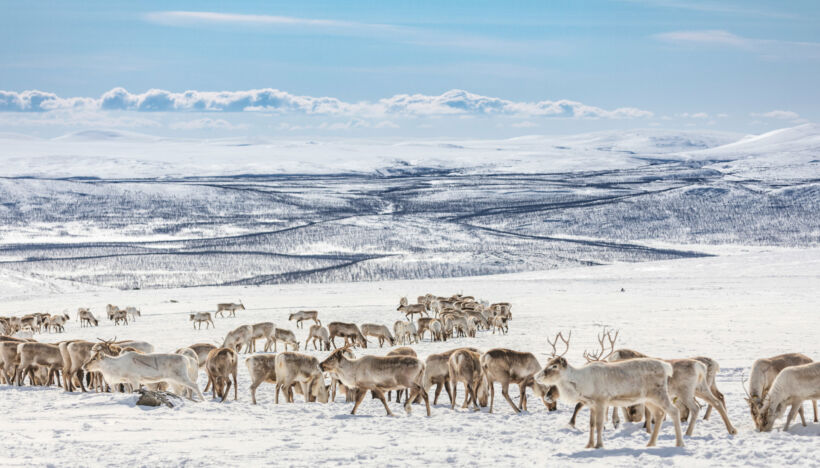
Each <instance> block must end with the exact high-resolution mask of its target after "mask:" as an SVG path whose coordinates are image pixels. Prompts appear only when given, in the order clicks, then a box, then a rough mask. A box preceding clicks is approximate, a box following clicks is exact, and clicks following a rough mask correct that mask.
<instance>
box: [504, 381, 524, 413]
mask: <svg viewBox="0 0 820 468" xmlns="http://www.w3.org/2000/svg"><path fill="white" fill-rule="evenodd" d="M509 389H510V384H509V383H507V382H502V383H501V394H502V395H504V398H506V399H507V403H509V404H510V406H512V408H513V409H514V410H515V412H516V413H520V412H521V409H520V408H519V407H518V406H516V404H515V403H514V402H513V401H512V398H510V392H509Z"/></svg>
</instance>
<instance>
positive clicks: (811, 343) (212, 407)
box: [0, 249, 820, 467]
mask: <svg viewBox="0 0 820 468" xmlns="http://www.w3.org/2000/svg"><path fill="white" fill-rule="evenodd" d="M0 279H2V281H3V283H4V284H6V283H8V284H9V285H11V284H13V283H15V281H22V280H21V279H20V278H16V279H15V278H13V277H9V276H6V277H3V278H0ZM818 284H820V249H773V250H770V251H763V250H761V249H757V250H754V251H750V252H746V253H743V252H735V254H734V255H729V256H724V257H704V258H689V259H678V260H667V261H657V262H645V263H616V264H612V265H607V266H599V267H588V268H572V269H558V270H551V271H546V272H530V273H519V274H511V275H499V276H485V277H470V278H456V279H446V280H414V281H382V282H361V283H327V284H294V285H276V286H262V287H249V286H242V287H212V288H187V289H163V290H140V291H119V290H113V289H111V290H108V289H104V288H95V289H93V290H91V289H83V288H82V286H80V285H77V284H73V283H66V284H60V285H57V286H55V287H54V288H49V287H47V286H46V284H45V283H43V282H42V280H37V279H36V278H35V279H29V280H28V282H27V283H25V284H23V285H22V286H20V287H18V288H16V289H14V288H10V289H9V290H8V292H6V291H0V294H3V295H4V297H3V299H4V300H3V302H2V305H1V306H0V315H9V314H22V313H28V312H36V311H48V312H60V311H62V310H63V309H69V310H71V311H72V312H71V314H72V316H73V315H74V310H76V308H77V307H79V306H90V307H91V308H92V310H93V311H94V312H95V313H96V314H97V315H98V316H100V315H104V306H105V304H106V303H115V304H119V305H121V306H125V305H136V306H139V307H140V308H141V309H142V311H143V316H142V317H141V318H140V319H139V320H138V321H137V322H136V323H133V324H131V325H129V326H127V327H114V326H113V325H111V324H110V323H109V322H108V321H103V322H102V324H101V326H100V327H99V328H94V329H81V328H79V325H78V324H77V323H76V321H74V320H73V319H72V321H71V322H70V323H69V324H68V326H67V331H66V333H65V334H60V335H48V334H45V335H42V336H38V338H39V339H41V340H44V341H58V340H62V339H66V338H86V339H96V338H97V337H100V338H113V337H115V336H116V337H117V338H118V339H124V338H133V339H144V340H148V341H150V342H152V343H154V344H155V346H156V348H157V350H160V351H170V350H173V349H176V348H178V347H180V346H183V345H188V344H192V343H195V342H203V341H205V342H213V341H215V340H219V339H221V337H222V336H223V335H224V334H225V332H226V331H228V330H229V329H232V328H234V327H236V326H238V325H242V324H250V323H255V322H259V321H263V320H264V321H267V320H270V321H274V322H276V323H277V324H279V325H280V326H282V327H286V328H290V329H292V330H294V331H296V334H297V337H298V338H300V339H302V340H304V338H305V337H306V331H305V330H301V329H300V330H296V329H295V326H294V325H293V323H288V322H287V320H286V319H287V316H288V313H289V312H292V311H295V310H298V309H303V308H315V309H317V310H319V313H320V317H321V319H322V320H323V322H324V323H328V322H330V321H332V320H342V321H354V322H356V323H359V324H361V323H365V322H376V323H384V324H386V325H390V326H392V323H393V322H394V321H395V320H397V319H399V318H400V315H399V314H398V312H396V310H395V308H396V304H397V302H398V298H399V297H400V296H403V295H407V296H410V297H415V296H416V295H419V294H423V293H426V292H434V293H437V294H452V293H456V292H463V293H465V294H474V295H476V296H478V297H482V298H486V299H488V300H491V301H502V300H505V301H509V302H511V303H512V304H513V316H514V320H513V321H512V322H511V324H510V333H509V334H508V335H504V336H500V335H493V334H491V333H488V332H482V333H480V334H479V336H478V337H477V338H475V339H455V340H451V341H448V342H446V343H430V342H426V341H425V342H423V343H420V344H417V345H414V348H415V349H416V351H417V352H418V353H419V355H420V356H422V357H425V356H426V355H428V354H430V353H432V352H438V351H441V350H444V349H449V348H452V347H457V346H463V345H471V346H477V347H479V348H481V349H484V350H486V349H489V348H492V347H497V346H503V347H509V348H513V349H519V350H528V351H532V352H534V353H535V354H536V355H537V356H538V357H539V359H540V360H541V361H542V363H543V362H544V361H545V360H546V356H547V351H548V350H549V345H547V343H546V337H547V335H549V334H553V333H555V332H557V331H560V330H572V332H573V333H572V347H571V349H570V352H569V354H568V358H569V359H570V360H571V362H573V363H575V364H580V363H581V362H582V361H583V359H582V357H581V355H582V352H583V351H584V349H591V348H592V347H594V346H596V345H597V343H596V339H595V335H596V333H597V332H598V331H599V330H600V329H601V327H603V326H609V327H614V328H618V329H620V330H621V332H620V338H619V346H622V347H629V348H632V349H637V350H640V351H642V352H645V353H647V354H651V355H656V356H661V357H667V358H673V357H685V356H694V355H706V356H711V357H713V358H715V359H717V360H718V361H719V362H720V364H721V366H722V368H721V371H720V373H719V375H718V378H717V384H718V386H719V388H720V389H721V391H722V392H723V393H725V395H726V401H727V405H728V409H729V414H730V418H731V420H732V422H733V423H734V425H735V426H736V427H737V428H738V430H739V434H737V435H736V436H730V435H728V434H727V432H726V430H725V428H724V426H723V424H722V423H721V421H720V418H718V417H717V416H716V415H715V416H713V417H712V418H711V419H710V420H709V421H699V422H698V425H697V428H696V430H695V435H694V436H693V437H690V438H685V442H686V447H684V448H675V447H674V446H673V445H674V436H673V430H672V425H671V424H670V423H669V422H667V423H666V424H664V427H663V430H662V436H661V438H660V440H659V443H658V447H656V448H650V449H648V448H646V447H645V444H646V442H647V440H648V437H647V435H646V434H645V433H644V432H643V431H642V430H641V429H640V426H639V425H637V424H629V423H626V424H624V425H622V426H621V427H620V428H618V429H617V430H613V429H612V427H611V425H609V424H608V425H607V427H606V430H605V434H604V437H605V445H606V448H605V449H603V450H586V449H584V448H583V447H584V445H585V444H586V433H585V431H584V430H583V428H585V427H586V426H587V415H588V412H586V411H584V412H583V413H582V415H581V416H580V418H579V421H578V425H577V426H578V429H573V428H570V427H568V425H567V421H568V420H569V417H570V414H571V410H572V408H571V407H570V406H568V405H566V404H561V405H560V410H559V411H558V412H553V413H548V412H547V411H546V409H545V408H544V407H543V406H542V405H540V403H536V402H534V401H533V400H530V412H525V413H522V414H513V412H512V410H511V408H510V407H509V406H508V405H507V404H506V402H504V401H503V400H500V401H499V400H497V401H496V412H495V414H487V413H486V410H485V411H482V412H480V413H473V412H470V411H462V410H460V409H457V410H456V411H451V410H450V409H449V407H448V406H445V403H446V402H447V397H446V396H443V397H442V398H441V399H440V400H439V404H438V405H437V406H435V407H434V408H433V414H432V417H430V418H427V417H425V416H424V412H423V411H422V409H421V407H415V408H414V410H413V413H412V415H410V416H405V415H404V413H403V412H402V411H396V413H397V414H398V415H399V416H397V417H394V418H390V417H387V416H385V415H384V409H383V408H382V407H381V404H379V403H377V402H376V401H373V400H370V399H367V400H365V402H364V403H363V404H362V406H361V408H360V410H359V414H358V415H356V416H351V415H349V412H350V409H351V404H348V403H343V402H341V400H340V401H337V402H335V403H330V404H327V405H321V404H305V403H303V402H302V401H301V400H300V399H299V398H298V397H297V402H296V403H294V404H279V405H276V404H274V402H273V386H271V385H263V386H262V387H260V389H259V391H258V393H257V395H258V399H259V405H257V406H253V405H251V404H250V395H249V392H248V385H249V381H248V375H247V370H246V369H245V367H244V365H243V364H240V376H239V379H240V382H239V388H240V393H239V400H238V401H233V400H230V401H229V402H226V403H224V404H220V403H216V402H212V401H210V400H208V401H207V402H204V403H192V402H186V403H185V404H184V405H183V406H181V407H177V408H174V409H167V408H156V409H144V408H140V407H136V406H135V405H134V402H135V399H136V398H135V396H132V395H126V394H80V393H65V392H64V391H62V390H61V389H58V388H30V387H23V388H17V387H9V386H0V414H2V415H3V417H2V424H0V466H32V465H55V466H87V465H102V464H105V465H118V466H122V465H128V466H167V465H174V466H178V465H186V466H200V465H220V466H238V465H243V466H255V465H261V464H276V465H296V466H306V465H317V464H322V463H324V464H336V465H348V466H349V465H353V464H357V465H368V466H374V465H379V466H407V465H413V466H419V465H421V466H424V465H427V466H442V465H458V466H464V465H473V466H492V465H501V466H522V465H525V466H533V465H537V466H563V465H568V464H593V465H604V464H606V465H608V466H635V465H643V466H661V465H663V466H668V465H676V466H686V467H688V466H705V465H710V466H712V465H721V466H729V465H732V466H738V465H743V466H773V465H777V466H787V465H794V466H820V452H818V450H817V448H818V441H820V424H818V423H810V424H809V426H808V427H805V428H804V427H801V426H800V425H799V423H798V424H797V425H796V426H794V427H793V429H791V430H790V431H789V432H788V433H784V432H781V431H780V430H776V431H774V432H772V433H767V434H761V433H757V432H756V431H755V430H754V427H753V425H752V422H751V419H750V417H749V414H748V410H747V409H746V405H745V402H744V400H743V396H744V394H743V390H742V387H741V379H742V377H743V375H744V374H746V373H748V370H749V366H750V364H751V362H752V361H753V360H754V359H755V358H758V357H762V356H769V355H773V354H778V353H782V352H788V351H800V352H804V353H806V354H808V355H809V356H811V357H813V358H820V345H818V340H817V332H818V309H817V304H818V303H819V302H820V288H818ZM621 288H623V289H624V292H621ZM239 299H241V300H242V301H243V302H244V304H245V305H246V306H247V307H248V310H245V311H239V312H238V314H237V317H236V318H231V319H228V318H226V319H217V320H216V326H217V328H216V330H209V331H206V330H201V331H199V330H192V329H191V324H190V322H189V321H188V316H187V313H188V312H189V311H191V310H209V309H213V307H214V304H215V303H217V302H224V301H236V300H239ZM172 301H173V302H172ZM308 352H310V353H311V354H315V355H317V356H320V357H321V356H323V355H325V354H326V353H322V352H314V351H308ZM366 352H369V353H383V352H386V350H385V349H381V350H380V349H378V348H375V349H374V348H373V345H372V344H371V347H370V348H369V349H368V350H367V351H366ZM243 358H244V357H243ZM199 384H200V386H201V387H204V384H205V378H204V375H200V379H199ZM462 394H463V392H462ZM512 394H513V396H514V399H516V400H517V396H516V395H517V390H515V391H513V392H512ZM806 408H807V409H808V405H807V407H806ZM396 410H398V408H396ZM807 414H810V411H808V412H807ZM780 427H782V420H781V421H780V422H779V423H778V429H779V428H780Z"/></svg>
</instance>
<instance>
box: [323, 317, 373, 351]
mask: <svg viewBox="0 0 820 468" xmlns="http://www.w3.org/2000/svg"><path fill="white" fill-rule="evenodd" d="M327 329H328V331H329V332H330V342H331V343H332V344H333V349H336V337H337V336H338V337H341V338H344V339H345V346H347V345H348V343H349V342H352V343H353V344H354V345H359V346H361V347H363V348H367V339H366V338H365V337H364V335H362V332H361V330H359V327H357V326H356V324H355V323H344V322H330V323H329V324H328V326H327Z"/></svg>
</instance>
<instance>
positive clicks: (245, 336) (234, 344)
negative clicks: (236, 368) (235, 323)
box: [221, 325, 253, 353]
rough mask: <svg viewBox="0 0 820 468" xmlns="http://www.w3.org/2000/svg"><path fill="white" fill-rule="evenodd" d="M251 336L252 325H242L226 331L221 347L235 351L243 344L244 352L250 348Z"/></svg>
mask: <svg viewBox="0 0 820 468" xmlns="http://www.w3.org/2000/svg"><path fill="white" fill-rule="evenodd" d="M252 338H253V327H252V326H250V325H242V326H240V327H237V328H235V329H234V330H232V331H230V332H228V334H227V335H226V336H225V340H224V341H223V342H222V346H221V347H222V348H231V349H233V350H234V351H236V352H239V351H240V350H241V349H242V346H245V352H246V353H247V352H249V351H250V349H251V340H252Z"/></svg>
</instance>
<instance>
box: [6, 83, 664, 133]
mask: <svg viewBox="0 0 820 468" xmlns="http://www.w3.org/2000/svg"><path fill="white" fill-rule="evenodd" d="M56 109H85V110H105V111H136V112H269V113H273V114H276V115H285V114H300V115H322V116H347V117H355V118H358V119H365V118H370V119H376V118H384V117H386V116H401V117H425V116H427V117H436V116H457V117H470V116H497V115H502V116H518V117H557V118H580V119H633V118H647V117H652V115H653V114H652V112H650V111H647V110H643V109H637V108H634V107H619V108H616V109H603V108H600V107H595V106H590V105H587V104H584V103H581V102H577V101H570V100H566V99H561V100H556V101H550V100H544V101H535V102H532V101H511V100H507V99H502V98H497V97H490V96H482V95H479V94H474V93H470V92H467V91H463V90H458V89H453V90H450V91H447V92H445V93H443V94H440V95H426V94H412V95H411V94H397V95H395V96H392V97H389V98H384V99H380V100H378V101H361V102H346V101H342V100H340V99H337V98H333V97H313V96H298V95H294V94H290V93H288V92H285V91H281V90H278V89H272V88H266V89H252V90H247V91H218V92H217V91H185V92H182V93H174V92H170V91H166V90H162V89H151V90H148V91H146V92H145V93H139V94H135V93H130V92H129V91H127V90H125V89H124V88H114V89H112V90H110V91H108V92H106V93H104V94H103V95H102V96H101V97H100V98H99V99H95V98H89V97H74V98H62V97H59V96H57V95H56V94H53V93H45V92H42V91H36V90H31V91H23V92H19V93H18V92H14V91H0V111H16V112H48V111H52V110H56ZM386 125H387V124H386Z"/></svg>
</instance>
